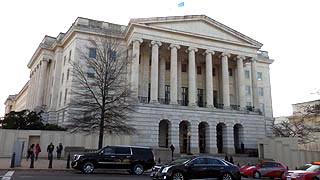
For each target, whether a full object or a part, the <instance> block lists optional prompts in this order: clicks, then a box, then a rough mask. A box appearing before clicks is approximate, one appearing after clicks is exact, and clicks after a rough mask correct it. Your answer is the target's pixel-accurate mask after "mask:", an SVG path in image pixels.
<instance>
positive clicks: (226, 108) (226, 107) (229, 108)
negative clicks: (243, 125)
mask: <svg viewBox="0 0 320 180" xmlns="http://www.w3.org/2000/svg"><path fill="white" fill-rule="evenodd" d="M223 109H225V110H231V107H230V106H223Z"/></svg>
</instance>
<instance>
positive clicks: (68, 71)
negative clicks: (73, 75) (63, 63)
mask: <svg viewBox="0 0 320 180" xmlns="http://www.w3.org/2000/svg"><path fill="white" fill-rule="evenodd" d="M69 73H70V69H68V70H67V81H68V80H69Z"/></svg>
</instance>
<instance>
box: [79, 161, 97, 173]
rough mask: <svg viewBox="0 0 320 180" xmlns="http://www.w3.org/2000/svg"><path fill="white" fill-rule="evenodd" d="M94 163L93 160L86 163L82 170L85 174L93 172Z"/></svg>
mask: <svg viewBox="0 0 320 180" xmlns="http://www.w3.org/2000/svg"><path fill="white" fill-rule="evenodd" d="M93 170H94V165H93V164H92V163H91V162H86V163H84V165H83V167H82V172H83V173H85V174H91V173H93Z"/></svg>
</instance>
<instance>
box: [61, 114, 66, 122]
mask: <svg viewBox="0 0 320 180" xmlns="http://www.w3.org/2000/svg"><path fill="white" fill-rule="evenodd" d="M64 115H65V111H62V118H61V121H62V122H64Z"/></svg>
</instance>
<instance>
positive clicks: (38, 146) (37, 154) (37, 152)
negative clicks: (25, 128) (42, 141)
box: [36, 144, 41, 160]
mask: <svg viewBox="0 0 320 180" xmlns="http://www.w3.org/2000/svg"><path fill="white" fill-rule="evenodd" d="M40 152H41V147H40V145H39V144H37V145H36V160H38V156H39V153H40Z"/></svg>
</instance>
